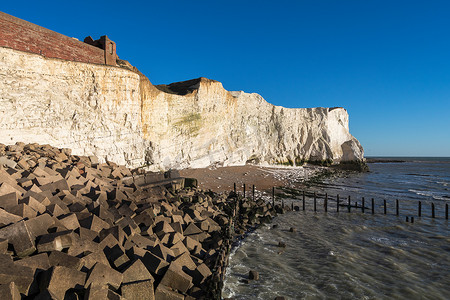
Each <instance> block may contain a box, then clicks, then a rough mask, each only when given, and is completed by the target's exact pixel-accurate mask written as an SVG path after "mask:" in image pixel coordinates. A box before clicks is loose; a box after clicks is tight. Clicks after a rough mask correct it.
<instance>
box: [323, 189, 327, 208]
mask: <svg viewBox="0 0 450 300" xmlns="http://www.w3.org/2000/svg"><path fill="white" fill-rule="evenodd" d="M323 206H324V208H325V212H327V211H328V193H325V200H324V202H323Z"/></svg>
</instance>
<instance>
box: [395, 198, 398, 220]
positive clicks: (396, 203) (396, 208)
mask: <svg viewBox="0 0 450 300" xmlns="http://www.w3.org/2000/svg"><path fill="white" fill-rule="evenodd" d="M395 214H396V215H397V216H398V199H395Z"/></svg>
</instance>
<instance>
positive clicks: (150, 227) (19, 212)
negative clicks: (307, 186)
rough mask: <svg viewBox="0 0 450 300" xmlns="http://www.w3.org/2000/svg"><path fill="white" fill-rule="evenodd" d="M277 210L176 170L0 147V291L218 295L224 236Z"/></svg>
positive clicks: (30, 147) (54, 295)
mask: <svg viewBox="0 0 450 300" xmlns="http://www.w3.org/2000/svg"><path fill="white" fill-rule="evenodd" d="M283 210H284V208H282V207H280V206H275V207H272V205H271V203H270V202H267V201H264V200H262V199H259V200H257V201H253V200H252V199H250V198H243V197H242V196H240V195H237V194H236V193H234V192H231V193H229V194H224V193H222V194H218V193H214V192H212V191H205V190H202V189H199V188H197V187H196V180H195V179H190V178H183V177H179V174H178V172H173V171H172V172H166V173H143V172H139V170H130V169H128V168H126V167H124V166H119V165H117V164H115V163H113V162H107V163H99V161H98V159H97V158H96V157H94V156H89V157H86V156H77V155H71V150H70V149H58V148H55V147H51V146H49V145H38V144H27V145H26V144H24V143H16V144H15V145H10V146H5V145H3V144H0V260H1V264H0V298H1V299H20V298H24V299H34V298H37V299H220V297H221V289H222V284H223V276H224V273H225V268H226V265H227V260H228V253H229V251H230V249H231V245H232V243H233V241H235V240H237V239H239V238H240V237H241V236H242V235H244V234H245V232H247V231H248V230H250V229H252V228H255V227H256V226H258V225H259V224H261V223H264V222H269V221H270V220H271V219H272V217H273V216H275V215H276V214H277V213H282V212H283Z"/></svg>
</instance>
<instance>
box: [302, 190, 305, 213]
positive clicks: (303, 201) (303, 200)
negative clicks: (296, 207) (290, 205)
mask: <svg viewBox="0 0 450 300" xmlns="http://www.w3.org/2000/svg"><path fill="white" fill-rule="evenodd" d="M302 204H303V210H305V191H303V198H302Z"/></svg>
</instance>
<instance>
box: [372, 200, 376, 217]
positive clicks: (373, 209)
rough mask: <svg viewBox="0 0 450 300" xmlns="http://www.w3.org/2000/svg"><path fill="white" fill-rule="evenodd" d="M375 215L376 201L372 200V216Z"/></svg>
mask: <svg viewBox="0 0 450 300" xmlns="http://www.w3.org/2000/svg"><path fill="white" fill-rule="evenodd" d="M373 214H375V200H374V199H373V198H372V215H373Z"/></svg>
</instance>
